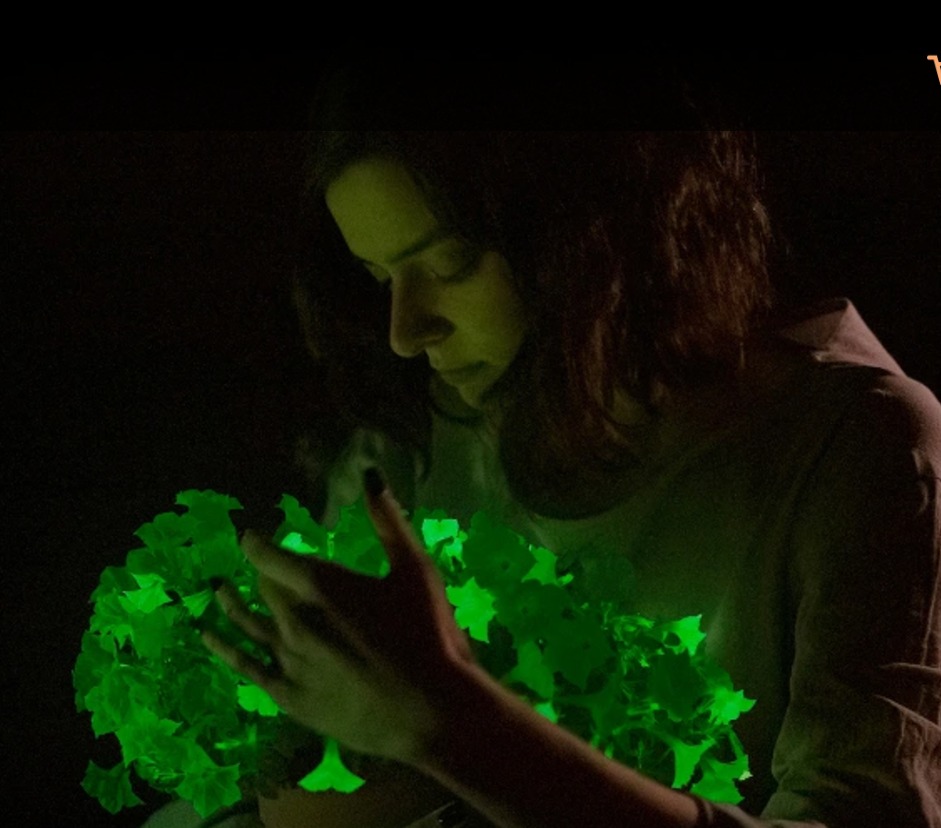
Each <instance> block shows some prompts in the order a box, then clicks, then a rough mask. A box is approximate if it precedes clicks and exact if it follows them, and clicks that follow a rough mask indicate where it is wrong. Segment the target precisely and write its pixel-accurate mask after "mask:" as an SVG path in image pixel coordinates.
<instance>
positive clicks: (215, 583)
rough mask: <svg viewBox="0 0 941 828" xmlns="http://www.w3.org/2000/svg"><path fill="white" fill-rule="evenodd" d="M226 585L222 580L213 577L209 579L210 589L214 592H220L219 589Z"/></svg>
mask: <svg viewBox="0 0 941 828" xmlns="http://www.w3.org/2000/svg"><path fill="white" fill-rule="evenodd" d="M224 583H225V581H224V580H223V579H222V578H219V577H213V578H210V579H209V588H210V589H211V590H212V591H213V592H218V591H219V587H221V586H222V585H223V584H224Z"/></svg>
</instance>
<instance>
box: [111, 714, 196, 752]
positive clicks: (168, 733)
mask: <svg viewBox="0 0 941 828" xmlns="http://www.w3.org/2000/svg"><path fill="white" fill-rule="evenodd" d="M179 729H180V723H179V722H174V721H171V720H170V719H161V718H159V717H158V716H157V715H156V714H155V713H154V712H153V711H152V710H149V709H147V708H146V707H140V708H136V709H135V713H134V716H133V717H132V718H130V719H128V720H126V721H125V723H124V724H123V725H122V726H121V727H119V728H118V729H117V731H116V734H115V735H117V737H118V741H119V742H120V743H121V753H122V756H123V758H124V764H125V765H128V766H130V765H131V763H132V762H133V761H134V760H135V759H139V758H141V757H149V756H151V755H153V754H155V753H157V752H160V751H161V749H162V748H164V747H165V746H166V744H167V743H168V741H169V740H171V739H172V737H173V734H174V733H176V732H177V731H178V730H179Z"/></svg>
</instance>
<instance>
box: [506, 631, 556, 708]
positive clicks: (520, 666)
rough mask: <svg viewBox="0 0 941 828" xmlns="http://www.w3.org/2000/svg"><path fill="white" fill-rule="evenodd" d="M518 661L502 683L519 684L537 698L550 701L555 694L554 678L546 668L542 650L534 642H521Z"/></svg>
mask: <svg viewBox="0 0 941 828" xmlns="http://www.w3.org/2000/svg"><path fill="white" fill-rule="evenodd" d="M517 652H518V654H519V661H518V663H517V665H516V667H514V668H513V670H511V671H510V672H509V673H508V674H507V675H506V677H505V678H504V681H506V682H508V683H513V682H521V683H522V684H525V685H526V686H527V687H529V689H530V690H532V691H533V692H534V693H535V694H536V695H537V696H538V697H539V698H541V699H551V698H552V695H553V693H554V692H555V676H554V674H553V672H552V670H550V669H549V668H548V667H547V666H546V662H545V659H544V658H543V655H542V650H541V649H540V647H539V645H538V644H537V643H536V642H535V641H525V642H523V643H522V644H521V645H520V646H519V648H518V650H517Z"/></svg>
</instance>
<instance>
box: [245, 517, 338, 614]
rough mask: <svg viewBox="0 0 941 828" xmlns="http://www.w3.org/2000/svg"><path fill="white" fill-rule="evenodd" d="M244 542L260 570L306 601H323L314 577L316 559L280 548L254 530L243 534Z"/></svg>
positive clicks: (253, 562)
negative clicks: (320, 599) (312, 575)
mask: <svg viewBox="0 0 941 828" xmlns="http://www.w3.org/2000/svg"><path fill="white" fill-rule="evenodd" d="M241 545H242V551H243V552H244V553H245V557H246V558H248V560H249V562H250V563H251V564H252V565H253V566H254V567H255V569H257V570H258V571H259V572H260V573H262V574H263V575H266V576H267V577H268V578H269V579H270V580H271V581H273V582H275V583H277V584H280V585H281V586H282V587H286V588H288V589H290V590H291V592H293V593H294V594H295V595H296V596H297V598H299V599H301V600H302V601H306V602H308V603H319V598H320V596H319V594H318V592H317V586H316V584H315V583H314V580H313V578H311V568H312V566H311V563H312V562H313V561H316V559H315V558H312V557H307V556H301V555H296V554H295V553H293V552H288V551H286V550H284V549H279V548H278V547H277V546H275V545H274V544H273V543H270V542H268V541H266V540H265V539H264V538H263V537H261V535H259V534H258V533H257V532H253V531H252V530H250V529H249V530H248V531H246V532H245V534H244V535H243V536H242V542H241Z"/></svg>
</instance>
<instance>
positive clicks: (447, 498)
mask: <svg viewBox="0 0 941 828" xmlns="http://www.w3.org/2000/svg"><path fill="white" fill-rule="evenodd" d="M333 88H334V89H340V90H341V91H342V94H338V95H334V96H333V97H331V96H328V97H327V99H326V100H325V102H324V103H323V104H322V106H323V108H322V111H321V115H320V124H321V126H323V127H324V130H323V131H322V132H321V133H319V134H318V136H317V140H316V143H315V146H314V148H313V153H312V158H313V166H312V172H311V180H310V196H311V199H310V203H311V208H312V209H311V215H310V217H309V222H310V225H309V226H311V227H312V229H313V231H314V239H315V244H316V248H317V249H316V251H312V253H311V258H310V262H311V264H310V268H309V270H308V272H307V273H305V274H304V275H303V277H302V278H301V279H300V280H299V284H298V304H299V308H300V310H301V318H302V322H303V323H304V327H305V332H306V333H307V335H308V340H309V345H310V348H311V351H312V353H313V354H314V356H315V357H316V359H317V361H318V364H319V365H320V366H321V367H322V369H323V373H324V376H323V381H324V389H325V393H326V397H327V399H328V400H329V403H330V405H329V406H326V407H327V408H329V410H330V411H331V413H332V414H333V423H334V425H333V426H332V429H327V430H325V431H322V432H321V433H320V434H319V435H318V437H316V438H311V442H310V444H309V445H308V449H309V452H310V454H311V456H312V457H313V458H314V459H315V462H316V464H318V468H317V469H316V471H317V472H320V477H321V478H322V479H324V480H326V481H327V485H326V488H325V490H324V495H325V500H324V501H323V506H324V508H323V510H322V514H323V519H324V520H325V521H326V522H327V523H328V524H331V523H333V522H334V521H335V520H336V517H337V514H338V510H339V508H340V507H341V506H342V505H343V504H344V503H348V502H352V501H353V500H355V499H356V498H357V497H358V496H359V495H360V494H361V492H362V490H363V486H364V485H365V490H366V497H367V504H368V508H369V511H370V514H371V516H372V519H373V522H374V524H375V527H376V531H377V534H378V536H379V538H380V540H381V541H382V542H383V544H384V546H385V547H386V549H387V551H388V554H389V557H390V561H391V563H392V571H391V574H390V576H389V577H388V578H386V579H382V580H374V579H370V578H366V577H363V576H357V575H353V574H352V573H349V572H347V571H344V570H341V569H338V568H336V567H332V566H330V565H326V564H323V563H318V562H316V561H311V560H309V559H299V558H295V557H293V556H291V555H289V554H287V553H284V552H282V551H280V550H278V549H276V548H274V547H273V546H271V545H270V544H268V543H267V542H266V541H265V540H264V539H263V538H261V537H259V536H258V535H256V534H252V533H248V534H247V535H246V536H245V538H244V540H243V549H244V550H245V553H246V555H247V556H248V557H249V559H250V560H251V561H252V562H253V563H254V564H255V565H256V566H257V567H258V568H259V570H260V572H261V574H262V583H263V595H264V597H265V599H266V602H267V603H268V605H269V607H270V609H271V610H272V612H273V616H274V619H275V621H274V622H268V621H265V620H264V619H260V618H256V617H254V616H252V615H251V614H250V613H248V612H247V610H246V609H245V608H244V607H243V606H241V605H240V604H239V603H238V601H237V600H236V598H235V597H234V596H233V595H232V594H230V593H229V592H227V591H226V590H225V589H223V590H221V591H220V601H221V602H222V603H223V606H224V607H225V608H226V609H227V611H228V612H229V613H230V614H231V615H232V617H233V618H234V619H235V620H236V621H237V622H238V623H239V624H241V625H242V626H243V628H244V629H245V630H246V632H248V633H249V634H250V635H251V636H252V637H253V638H255V639H256V640H258V641H259V642H261V643H263V644H265V645H267V646H268V647H269V648H270V649H271V650H272V652H273V654H274V655H275V657H276V660H277V663H278V665H279V667H278V671H277V672H274V673H272V672H266V671H265V670H264V669H263V668H262V667H261V666H260V665H259V664H256V663H254V662H253V661H251V660H250V659H248V658H247V657H246V656H245V655H244V654H242V653H240V652H239V651H237V650H234V649H232V648H230V647H228V646H226V645H225V644H223V643H222V642H221V641H219V640H218V639H216V638H213V637H212V636H211V635H207V639H206V640H207V645H208V646H209V647H210V648H211V649H212V650H213V651H215V652H216V653H217V654H218V655H219V656H220V657H221V658H223V659H224V660H226V661H228V662H229V663H230V664H232V666H234V667H235V668H236V669H238V670H240V671H241V672H243V673H244V674H246V675H247V676H249V677H250V678H252V679H253V680H255V681H256V682H258V683H259V684H260V685H261V686H262V687H264V688H265V689H267V690H268V691H269V692H271V694H272V695H273V696H274V697H275V699H276V700H278V701H279V703H280V704H281V705H282V706H283V707H284V709H285V710H287V711H288V712H289V713H290V714H291V715H292V716H293V717H295V718H296V719H297V720H298V721H300V722H302V723H303V724H306V725H308V726H310V727H311V728H313V729H315V730H318V731H320V732H323V733H326V734H329V735H331V736H333V737H335V738H337V739H338V740H339V741H341V743H344V744H346V745H348V746H349V747H350V748H352V749H354V750H357V751H361V752H363V753H365V754H370V755H376V756H379V757H384V758H385V759H386V760H389V761H387V762H384V763H378V764H377V766H376V768H375V773H374V775H372V776H371V777H370V778H369V780H368V781H367V784H366V785H365V786H364V787H363V788H362V789H361V791H360V792H358V793H356V794H353V795H350V796H344V795H335V796H330V795H318V796H313V795H309V794H303V793H301V792H291V791H285V792H284V793H283V795H282V796H280V797H279V798H278V799H276V800H263V801H262V805H261V816H262V819H263V820H264V822H265V824H268V825H272V826H273V825H318V826H334V825H343V826H370V827H372V826H375V828H382V827H383V826H389V828H392V827H393V826H404V825H407V824H409V823H410V822H413V821H415V820H420V819H421V818H422V815H423V814H430V815H432V816H431V817H430V820H431V821H428V822H427V823H422V824H463V823H458V820H461V819H466V820H467V822H466V824H468V825H470V824H486V823H484V822H483V820H489V821H490V822H491V823H493V824H495V825H500V826H504V825H505V826H539V828H546V826H554V825H559V826H572V825H579V826H599V828H600V827H601V826H614V825H625V826H627V825H638V826H664V828H666V827H667V826H669V827H670V828H674V826H676V827H678V826H694V825H698V826H705V825H716V826H720V825H721V826H766V825H788V826H794V828H797V826H805V825H806V826H810V825H820V824H823V825H825V826H828V828H836V827H837V826H853V828H860V826H873V828H875V826H888V825H893V826H895V825H899V826H901V825H904V826H912V828H918V826H941V600H939V561H941V529H939V527H941V505H939V499H938V491H937V487H938V482H937V481H938V479H939V477H941V406H939V404H938V402H937V400H936V399H935V398H934V397H933V396H932V395H931V394H930V392H928V391H927V389H925V388H924V387H923V386H921V385H919V384H918V383H916V382H914V381H913V380H910V379H908V378H907V377H905V376H904V374H903V373H902V372H901V370H900V369H899V367H898V365H897V364H896V363H895V362H894V360H893V359H892V358H891V357H890V356H889V355H888V354H887V353H886V352H885V350H884V349H883V348H882V346H881V345H880V344H879V343H878V341H877V340H876V339H875V337H874V336H873V335H872V334H871V333H870V332H869V331H868V329H867V328H866V326H865V325H864V324H863V322H862V320H861V319H860V318H859V317H858V315H857V314H856V312H855V310H854V309H853V307H852V305H851V304H849V303H848V302H846V301H845V300H843V301H840V300H837V301H834V302H831V303H828V304H826V305H824V306H821V307H818V308H816V309H813V310H812V311H810V312H807V313H804V314H799V315H793V316H791V317H785V316H784V315H783V314H782V313H780V312H774V313H773V312H772V301H771V291H770V288H769V284H768V277H767V273H766V243H767V239H768V226H767V220H766V216H765V213H764V210H763V209H762V206H761V203H760V201H759V200H758V197H757V187H756V174H755V170H754V166H753V163H752V160H751V157H750V154H749V152H748V147H747V142H746V141H745V140H744V139H743V137H742V136H741V135H739V134H736V133H728V132H716V131H708V130H695V131H676V132H631V133H623V132H618V133H604V134H582V133H572V134H569V133H557V132H553V133H519V132H514V133H490V132H486V133H481V132H474V133H447V134H445V133H435V132H410V131H396V130H393V129H383V130H375V129H369V128H367V126H368V125H367V124H366V123H364V122H362V121H357V113H361V112H364V111H365V112H368V113H371V116H373V117H374V113H375V112H376V107H377V106H379V103H378V102H381V103H382V104H384V105H386V106H387V111H395V104H390V101H391V100H392V98H391V97H390V96H391V93H390V90H393V91H394V85H391V84H390V85H388V87H387V88H386V87H383V93H382V94H373V95H372V97H371V98H370V100H369V102H368V104H367V103H365V102H364V101H363V99H358V98H357V95H358V94H359V93H360V91H361V90H360V89H359V88H357V87H350V86H345V87H344V86H343V85H342V84H336V85H335V86H334V87H333ZM375 89H376V86H375V85H374V86H373V87H371V90H372V92H373V93H374V92H375ZM400 100H401V98H396V99H395V101H400ZM354 104H355V105H354ZM383 126H386V124H383ZM377 464H378V465H380V466H381V468H382V469H383V471H384V472H385V477H386V479H387V480H388V482H389V486H385V485H384V484H383V482H382V480H381V478H380V477H379V476H378V475H377V474H376V473H375V472H374V471H369V472H368V473H367V475H366V478H365V484H363V483H362V482H361V475H362V473H363V472H364V471H367V469H369V468H370V467H371V466H373V465H377ZM396 501H398V502H399V503H401V504H403V505H405V506H406V507H408V508H412V507H414V506H418V505H422V506H431V507H440V508H444V509H446V510H447V511H449V512H450V513H452V514H454V515H456V516H458V517H461V518H464V519H466V518H468V517H469V516H470V514H472V513H473V512H475V511H478V510H487V511H489V512H491V513H493V514H496V515H497V516H498V517H499V518H500V519H501V520H502V521H503V522H504V523H506V524H508V525H510V526H511V527H512V528H514V529H516V530H517V531H519V532H521V533H523V534H524V535H527V536H528V537H529V538H531V539H532V540H533V541H535V542H539V543H542V544H544V545H547V546H549V547H550V548H553V549H554V550H555V551H557V552H558V553H560V554H561V555H562V556H563V561H564V562H565V564H566V565H567V566H568V567H569V568H570V569H571V570H572V571H573V572H577V573H578V574H579V575H580V577H581V579H582V583H583V584H585V585H586V586H585V589H586V591H588V592H590V593H591V594H594V595H597V596H598V597H599V598H602V597H617V598H618V599H619V600H622V601H624V602H625V603H627V604H628V605H630V606H633V607H634V608H635V609H636V611H638V612H643V613H646V614H648V615H651V616H659V617H682V616H686V615H691V614H702V616H703V624H704V628H705V629H706V631H707V633H708V638H707V643H708V646H709V648H710V651H711V652H712V654H713V655H714V656H715V657H716V659H717V660H718V661H719V663H720V664H721V665H722V666H723V667H724V668H725V669H727V670H728V671H729V673H730V674H731V676H732V679H733V682H734V684H735V686H736V687H741V688H743V689H744V690H745V692H746V694H747V695H748V696H749V697H752V698H755V699H757V703H756V706H755V709H754V710H753V711H752V712H751V713H749V714H748V715H747V716H745V717H743V719H742V720H741V725H740V727H739V728H737V730H738V732H739V735H740V736H741V738H742V741H743V743H744V745H745V747H746V749H747V752H748V754H749V756H750V759H751V771H752V774H753V778H752V779H750V780H747V781H746V782H744V783H743V784H742V786H741V787H742V791H743V794H744V795H745V799H744V801H743V803H742V805H741V807H731V806H720V805H713V804H711V803H708V802H706V801H705V800H703V799H701V798H698V797H693V796H690V795H688V794H685V793H682V792H677V791H673V790H670V789H668V788H666V787H664V786H662V785H660V784H659V783H656V782H654V781H652V780H650V779H647V778H645V777H644V776H643V775H642V774H640V773H637V772H635V771H633V770H631V769H629V768H625V767H623V766H620V765H618V764H617V763H615V762H613V761H611V760H608V759H606V758H604V757H603V756H602V755H601V754H600V753H598V752H597V751H595V750H594V749H592V748H591V747H589V746H588V745H586V744H584V743H582V742H580V741H579V740H578V739H576V738H575V737H573V736H571V735H570V734H568V733H567V732H566V731H564V730H562V729H561V728H559V727H557V726H555V725H553V724H551V723H550V722H548V721H547V720H545V719H544V718H542V717H541V716H539V715H537V714H536V713H534V712H533V711H532V710H530V709H529V708H528V707H526V705H524V704H523V703H522V702H520V701H519V700H518V699H516V697H515V696H514V695H513V694H512V693H510V692H508V691H507V690H505V689H504V688H502V687H501V686H500V685H499V684H498V683H497V682H496V681H495V680H493V679H492V678H490V677H489V676H487V675H486V674H485V673H484V672H483V671H482V670H481V669H480V668H479V667H478V666H477V665H476V664H475V663H474V661H473V659H472V658H471V655H470V651H469V649H468V647H467V643H466V641H465V639H464V637H463V635H462V634H461V633H460V631H459V630H458V629H457V627H456V625H455V623H454V620H453V618H452V616H451V613H450V611H449V605H448V604H447V601H446V600H445V598H444V595H443V592H442V590H441V588H440V585H439V583H438V581H437V579H436V577H435V575H434V573H433V572H432V571H431V569H430V566H429V564H428V561H427V559H426V557H425V556H424V553H423V551H422V549H421V547H420V544H419V543H418V542H417V541H416V540H415V538H414V537H413V536H412V535H411V533H410V531H409V530H408V527H407V526H406V522H405V520H404V519H403V518H402V516H401V514H400V513H399V511H398V509H397V508H396ZM452 801H454V802H459V803H464V804H465V805H466V807H467V814H466V815H464V814H463V813H461V812H459V806H457V805H451V804H450V803H451V802H452ZM436 814H441V815H442V816H441V819H440V821H438V822H435V820H437V819H438V817H437V816H434V815H436ZM782 820H783V822H782ZM416 824H418V823H416Z"/></svg>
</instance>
